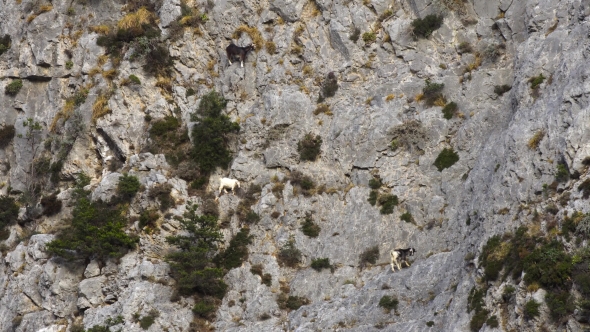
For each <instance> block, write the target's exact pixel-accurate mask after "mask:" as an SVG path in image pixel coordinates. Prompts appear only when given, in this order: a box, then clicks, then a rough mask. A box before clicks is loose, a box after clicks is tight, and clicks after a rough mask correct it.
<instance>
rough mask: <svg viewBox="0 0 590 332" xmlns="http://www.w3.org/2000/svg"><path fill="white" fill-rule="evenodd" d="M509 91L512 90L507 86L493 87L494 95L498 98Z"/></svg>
mask: <svg viewBox="0 0 590 332" xmlns="http://www.w3.org/2000/svg"><path fill="white" fill-rule="evenodd" d="M510 89H512V87H511V86H510V85H508V84H503V85H496V86H494V93H495V94H497V95H498V96H501V95H503V94H505V93H506V92H508V91H510Z"/></svg>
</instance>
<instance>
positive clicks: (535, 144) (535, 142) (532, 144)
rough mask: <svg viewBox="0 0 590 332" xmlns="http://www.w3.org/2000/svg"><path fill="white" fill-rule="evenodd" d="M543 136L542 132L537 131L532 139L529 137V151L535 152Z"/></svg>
mask: <svg viewBox="0 0 590 332" xmlns="http://www.w3.org/2000/svg"><path fill="white" fill-rule="evenodd" d="M544 136H545V132H544V131H543V130H538V131H537V132H536V133H535V134H534V135H533V137H531V139H530V140H529V143H528V144H527V145H528V147H529V149H531V150H536V149H537V148H538V147H539V144H540V143H541V140H543V137H544Z"/></svg>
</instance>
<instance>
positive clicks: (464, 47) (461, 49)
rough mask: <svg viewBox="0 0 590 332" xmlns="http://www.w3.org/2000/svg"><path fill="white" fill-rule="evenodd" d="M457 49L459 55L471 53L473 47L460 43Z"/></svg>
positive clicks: (466, 43)
mask: <svg viewBox="0 0 590 332" xmlns="http://www.w3.org/2000/svg"><path fill="white" fill-rule="evenodd" d="M457 49H458V50H459V53H471V52H473V47H472V46H471V44H469V42H462V43H461V44H459V46H458V47H457Z"/></svg>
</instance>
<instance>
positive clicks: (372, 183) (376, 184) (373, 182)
mask: <svg viewBox="0 0 590 332" xmlns="http://www.w3.org/2000/svg"><path fill="white" fill-rule="evenodd" d="M382 185H383V183H381V179H379V178H376V177H374V178H372V179H370V180H369V188H371V189H379V188H381V186H382Z"/></svg>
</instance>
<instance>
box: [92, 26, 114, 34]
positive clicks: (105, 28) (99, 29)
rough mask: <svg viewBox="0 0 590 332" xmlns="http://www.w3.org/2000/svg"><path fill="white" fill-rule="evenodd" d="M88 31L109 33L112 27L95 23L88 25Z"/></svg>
mask: <svg viewBox="0 0 590 332" xmlns="http://www.w3.org/2000/svg"><path fill="white" fill-rule="evenodd" d="M88 31H90V32H94V33H98V34H100V35H108V34H109V32H111V29H110V28H109V27H108V26H106V25H95V26H91V27H88Z"/></svg>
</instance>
